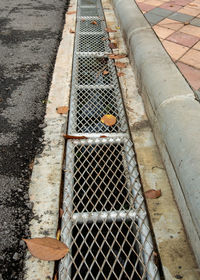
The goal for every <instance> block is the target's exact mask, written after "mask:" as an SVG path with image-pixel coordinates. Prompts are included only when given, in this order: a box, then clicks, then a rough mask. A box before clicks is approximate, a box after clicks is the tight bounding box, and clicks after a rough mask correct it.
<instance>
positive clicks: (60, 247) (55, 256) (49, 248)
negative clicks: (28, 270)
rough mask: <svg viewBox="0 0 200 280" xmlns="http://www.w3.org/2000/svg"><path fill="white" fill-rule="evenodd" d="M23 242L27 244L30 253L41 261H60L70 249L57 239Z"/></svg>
mask: <svg viewBox="0 0 200 280" xmlns="http://www.w3.org/2000/svg"><path fill="white" fill-rule="evenodd" d="M23 240H24V241H25V242H26V244H27V246H28V249H29V251H30V253H31V254H32V255H33V256H34V257H36V258H38V259H40V260H44V261H55V260H60V259H62V258H63V257H64V256H65V255H66V254H67V253H68V252H69V248H68V247H67V246H66V245H65V244H64V243H62V242H61V241H58V240H57V239H55V238H51V237H43V238H32V239H23Z"/></svg>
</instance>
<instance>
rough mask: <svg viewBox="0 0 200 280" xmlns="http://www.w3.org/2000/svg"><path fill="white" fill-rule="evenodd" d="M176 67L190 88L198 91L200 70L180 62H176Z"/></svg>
mask: <svg viewBox="0 0 200 280" xmlns="http://www.w3.org/2000/svg"><path fill="white" fill-rule="evenodd" d="M176 65H177V66H178V68H179V70H180V71H181V73H182V74H183V75H184V77H185V78H186V79H187V80H188V82H189V83H190V84H191V86H192V87H193V88H194V89H195V90H198V89H199V88H200V70H199V69H196V68H194V67H192V66H189V65H187V64H184V63H182V62H177V63H176Z"/></svg>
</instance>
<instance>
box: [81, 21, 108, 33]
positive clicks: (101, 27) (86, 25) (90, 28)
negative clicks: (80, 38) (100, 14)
mask: <svg viewBox="0 0 200 280" xmlns="http://www.w3.org/2000/svg"><path fill="white" fill-rule="evenodd" d="M94 22H95V23H97V24H95V23H94ZM77 28H78V29H79V30H80V31H79V32H80V33H81V32H89V33H90V32H101V33H102V32H104V33H105V23H104V22H102V21H101V20H99V19H85V20H80V22H79V23H78V24H77Z"/></svg>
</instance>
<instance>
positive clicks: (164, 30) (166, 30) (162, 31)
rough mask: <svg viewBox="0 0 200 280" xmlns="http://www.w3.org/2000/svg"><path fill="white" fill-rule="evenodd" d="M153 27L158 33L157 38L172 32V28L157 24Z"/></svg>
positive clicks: (165, 36)
mask: <svg viewBox="0 0 200 280" xmlns="http://www.w3.org/2000/svg"><path fill="white" fill-rule="evenodd" d="M153 29H154V31H155V32H156V34H157V35H158V37H159V39H160V38H161V39H165V38H167V37H168V36H169V35H171V34H172V33H173V32H174V30H171V29H169V28H164V27H161V26H159V25H155V26H154V27H153Z"/></svg>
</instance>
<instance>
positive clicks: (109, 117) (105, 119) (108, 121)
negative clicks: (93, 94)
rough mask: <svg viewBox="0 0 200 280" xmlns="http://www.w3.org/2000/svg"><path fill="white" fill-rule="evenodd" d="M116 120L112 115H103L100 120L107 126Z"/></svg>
mask: <svg viewBox="0 0 200 280" xmlns="http://www.w3.org/2000/svg"><path fill="white" fill-rule="evenodd" d="M116 121H117V119H116V117H115V116H113V115H104V116H103V117H102V118H101V122H102V123H104V124H105V125H107V126H113V125H114V124H116Z"/></svg>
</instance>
